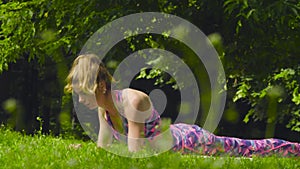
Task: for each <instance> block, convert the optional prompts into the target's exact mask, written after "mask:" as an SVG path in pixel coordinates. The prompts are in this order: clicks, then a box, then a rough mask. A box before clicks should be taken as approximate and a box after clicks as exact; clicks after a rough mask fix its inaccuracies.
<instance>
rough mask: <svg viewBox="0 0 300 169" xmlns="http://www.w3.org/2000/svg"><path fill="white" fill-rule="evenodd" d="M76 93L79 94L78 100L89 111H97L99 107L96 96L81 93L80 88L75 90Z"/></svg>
mask: <svg viewBox="0 0 300 169" xmlns="http://www.w3.org/2000/svg"><path fill="white" fill-rule="evenodd" d="M73 90H74V92H75V93H77V94H78V98H79V99H78V100H79V102H80V103H82V104H83V105H85V106H86V107H87V108H89V109H91V110H92V109H96V108H97V107H98V104H97V101H96V97H95V94H88V93H85V92H83V91H80V89H78V88H76V87H75V88H73Z"/></svg>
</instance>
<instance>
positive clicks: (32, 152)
mask: <svg viewBox="0 0 300 169" xmlns="http://www.w3.org/2000/svg"><path fill="white" fill-rule="evenodd" d="M72 143H81V144H82V147H81V148H78V149H74V148H69V145H70V144H72ZM0 168H5V169H6V168H7V169H8V168H55V169H56V168H103V169H106V168H118V169H122V168H132V169H137V168H142V169H148V168H149V169H151V168H153V169H156V168H159V169H163V168H172V169H176V168H193V169H195V168H201V169H202V168H209V169H218V168H228V169H246V168H249V169H258V168H259V169H260V168H264V169H265V168H272V169H276V168H278V169H288V168H290V169H297V168H300V159H299V158H276V157H265V158H258V157H256V158H252V159H249V158H233V157H203V156H199V155H181V154H178V153H173V152H166V153H163V154H160V155H157V156H152V157H148V158H128V157H121V156H118V155H115V154H112V153H109V152H106V151H105V150H103V149H99V148H96V144H95V143H94V142H92V141H88V142H83V141H81V140H72V139H62V138H61V137H52V136H45V135H39V136H26V135H23V134H21V133H18V132H12V131H10V130H7V129H3V128H1V127H0Z"/></svg>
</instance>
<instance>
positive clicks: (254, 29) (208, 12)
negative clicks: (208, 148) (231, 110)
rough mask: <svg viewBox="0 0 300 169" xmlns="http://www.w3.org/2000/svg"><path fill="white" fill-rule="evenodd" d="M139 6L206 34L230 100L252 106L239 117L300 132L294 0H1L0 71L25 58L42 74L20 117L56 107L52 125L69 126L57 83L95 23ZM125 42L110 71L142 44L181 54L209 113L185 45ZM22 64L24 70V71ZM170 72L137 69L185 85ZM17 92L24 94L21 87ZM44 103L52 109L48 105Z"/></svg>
mask: <svg viewBox="0 0 300 169" xmlns="http://www.w3.org/2000/svg"><path fill="white" fill-rule="evenodd" d="M144 11H158V12H165V13H170V14H175V15H177V16H179V17H182V18H184V19H186V20H188V21H190V22H191V23H193V24H195V25H196V26H198V27H199V28H200V29H201V30H202V31H203V32H204V33H205V34H206V35H208V38H209V40H210V41H211V43H212V44H213V45H214V46H215V48H216V50H217V51H218V53H219V55H220V59H221V61H222V62H223V65H224V69H225V72H226V76H227V78H228V82H227V88H228V93H229V95H228V100H229V102H230V101H231V100H232V101H233V102H235V103H236V104H238V101H243V102H247V103H248V104H249V105H250V106H251V109H250V110H249V111H248V113H247V114H246V116H245V118H244V121H245V122H246V123H247V122H249V121H250V120H254V121H257V120H263V121H265V122H266V124H267V123H268V122H271V121H272V123H273V122H274V120H273V119H274V117H275V123H283V124H285V125H286V126H287V127H289V128H291V130H294V131H298V132H300V112H299V111H300V107H299V106H300V92H299V90H300V87H299V84H300V80H299V77H300V75H299V72H300V70H299V69H300V68H299V63H300V57H299V53H300V48H299V46H300V23H299V21H300V16H299V13H300V3H299V2H298V1H295V0H278V1H258V0H223V1H218V0H201V1H196V0H189V1H179V0H176V1H166V0H159V1H153V0H146V1H143V2H138V1H135V0H109V1H105V2H104V1H97V0H89V1H81V0H73V1H72V2H70V1H68V0H52V1H49V0H29V1H14V0H9V1H1V3H0V24H1V29H0V73H2V72H3V71H4V70H8V68H9V65H10V64H11V63H15V62H20V60H26V61H28V64H29V65H30V66H28V67H29V68H31V69H32V72H34V71H37V72H38V73H37V74H36V75H32V76H35V77H34V78H36V79H41V80H40V81H38V82H40V83H39V88H38V89H36V88H35V90H36V93H39V94H35V95H34V94H32V97H31V98H34V97H36V100H37V101H39V102H36V103H34V106H37V107H36V108H34V109H32V110H30V111H28V112H26V113H27V114H26V115H27V116H28V115H32V113H35V114H34V115H35V117H33V118H34V120H35V118H36V117H37V116H38V117H42V116H43V115H44V114H46V115H47V113H49V112H54V113H53V114H50V115H49V114H48V115H49V116H51V117H52V118H57V119H62V120H61V121H60V120H56V121H60V122H57V123H59V124H60V125H61V126H60V127H61V128H63V130H66V131H67V130H69V129H70V123H69V122H65V121H66V120H68V119H70V118H71V117H70V114H68V112H70V111H71V106H70V105H72V104H71V101H72V100H71V97H70V96H66V95H63V86H64V79H65V77H66V75H67V72H68V70H69V67H70V64H71V62H72V60H73V59H74V58H75V57H76V55H77V54H78V53H79V52H80V50H81V48H82V46H83V45H84V43H85V42H86V40H87V39H88V38H89V37H90V36H91V35H92V34H93V33H94V32H95V31H97V30H98V29H99V28H100V27H101V26H103V25H105V24H106V23H108V22H110V21H112V20H114V19H116V18H119V17H121V16H124V15H127V14H132V13H136V12H144ZM128 33H129V34H130V33H132V32H130V31H129V32H128ZM125 41H126V43H125V44H124V43H123V44H121V45H120V48H116V49H112V51H111V54H110V55H109V56H107V60H109V61H108V62H107V63H108V66H109V68H111V69H115V68H116V66H117V64H116V62H117V61H118V60H122V59H123V57H124V55H128V54H129V53H132V52H135V51H138V50H140V49H144V48H160V49H164V50H168V51H171V52H173V53H175V54H177V55H179V56H180V57H181V59H182V60H183V61H184V62H185V63H186V64H187V65H188V66H189V67H190V68H191V70H192V71H193V73H194V74H195V76H196V78H197V79H198V80H199V83H200V85H199V86H201V87H203V89H202V90H201V94H203V95H202V96H203V97H201V101H202V102H203V104H202V105H201V108H202V109H203V112H204V113H205V112H207V110H208V106H209V104H210V101H209V99H210V89H209V87H210V86H209V84H207V83H206V82H207V81H208V80H207V77H206V73H205V69H204V67H203V65H202V63H201V61H199V60H197V57H195V54H194V53H193V52H192V51H190V49H189V48H188V47H187V46H185V44H182V43H180V42H178V41H176V40H174V39H170V38H169V37H168V32H165V33H164V35H162V36H158V35H148V34H147V35H144V36H134V37H130V38H128V39H126V40H125ZM156 63H159V64H162V65H166V68H167V69H168V70H170V71H174V72H176V71H178V68H174V67H171V66H169V65H168V63H167V62H166V61H165V60H164V58H163V57H158V58H155V59H153V60H152V61H151V62H149V63H147V64H149V65H155V64H156ZM52 64H54V66H53V65H52ZM28 67H25V68H24V70H22V71H24V72H26V71H28V70H27V68H28ZM25 69H26V70H25ZM173 76H174V75H170V76H167V75H166V74H165V73H164V72H163V71H161V70H160V69H151V70H147V69H142V70H141V73H140V75H139V76H138V78H146V79H155V80H156V84H157V85H171V86H172V87H173V88H174V89H180V87H182V86H188V85H189V84H188V83H189V82H188V81H187V82H186V83H185V84H177V83H176V82H175V80H174V78H172V77H173ZM48 77H51V78H48ZM53 77H54V78H53ZM21 78H24V79H25V78H28V77H27V76H26V77H21ZM47 78H48V79H47ZM28 79H29V80H28V81H30V80H31V79H30V78H28ZM49 79H50V80H49ZM43 80H45V81H47V80H48V81H47V82H43ZM15 90H16V93H21V92H23V88H20V89H15ZM31 93H34V91H31ZM49 93H51V94H53V93H58V94H57V95H55V98H54V96H51V97H50V96H49V97H47V96H48V95H50V94H49ZM20 97H22V96H20ZM20 97H18V98H20ZM47 99H48V100H47ZM49 99H52V100H51V101H49ZM24 100H26V98H24ZM55 104H59V106H58V107H59V108H60V110H57V109H55V110H53V108H51V107H55V106H53V105H55ZM271 105H273V106H271ZM47 106H48V107H50V108H49V109H51V110H48V109H46V108H47ZM270 107H276V109H274V110H272V111H274V112H275V113H270V110H269V108H270ZM8 108H9V106H8ZM45 109H46V110H47V111H46V110H45ZM268 112H269V113H268ZM60 113H61V115H60ZM239 113H240V114H242V113H243V112H239ZM271 116H272V117H271ZM237 117H238V116H237ZM43 119H44V120H45V121H46V119H45V118H43ZM229 119H230V118H229ZM50 121H51V120H50ZM51 125H52V126H56V125H57V124H51ZM51 125H50V126H51ZM50 128H51V127H50Z"/></svg>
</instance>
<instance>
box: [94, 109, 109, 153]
mask: <svg viewBox="0 0 300 169" xmlns="http://www.w3.org/2000/svg"><path fill="white" fill-rule="evenodd" d="M104 115H105V110H104V109H102V108H100V107H99V108H98V117H99V125H100V129H99V133H98V140H97V146H98V147H102V148H103V147H107V146H109V145H110V144H111V143H112V137H113V135H112V131H111V128H110V126H109V124H108V123H107V121H106V120H105V119H104Z"/></svg>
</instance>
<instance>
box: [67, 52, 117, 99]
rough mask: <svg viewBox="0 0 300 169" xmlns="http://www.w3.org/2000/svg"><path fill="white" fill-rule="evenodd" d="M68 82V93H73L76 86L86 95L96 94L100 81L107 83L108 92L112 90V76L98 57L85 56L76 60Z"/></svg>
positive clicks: (93, 55) (92, 55)
mask: <svg viewBox="0 0 300 169" xmlns="http://www.w3.org/2000/svg"><path fill="white" fill-rule="evenodd" d="M66 81H67V84H66V86H65V91H66V92H72V91H73V86H74V85H76V86H78V88H79V90H80V91H82V92H84V93H87V94H95V91H96V89H97V87H98V84H99V82H100V81H104V82H105V83H106V87H107V89H108V90H110V89H111V82H112V76H111V75H110V73H109V72H108V70H107V69H106V68H105V66H104V64H103V63H102V62H101V60H100V58H99V57H98V56H97V55H95V54H84V55H79V56H78V57H77V58H76V59H75V60H74V62H73V65H72V67H71V70H70V73H69V75H68V76H67V78H66Z"/></svg>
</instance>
